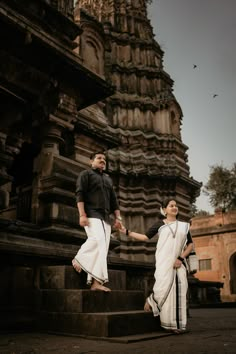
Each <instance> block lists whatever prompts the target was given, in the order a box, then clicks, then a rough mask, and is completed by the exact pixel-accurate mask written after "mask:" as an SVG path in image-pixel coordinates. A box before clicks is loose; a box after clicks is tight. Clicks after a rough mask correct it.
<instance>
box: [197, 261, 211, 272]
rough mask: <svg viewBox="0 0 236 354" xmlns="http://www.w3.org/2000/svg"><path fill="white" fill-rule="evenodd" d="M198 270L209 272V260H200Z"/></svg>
mask: <svg viewBox="0 0 236 354" xmlns="http://www.w3.org/2000/svg"><path fill="white" fill-rule="evenodd" d="M199 270H211V259H200V260H199Z"/></svg>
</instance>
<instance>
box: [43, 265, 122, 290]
mask: <svg viewBox="0 0 236 354" xmlns="http://www.w3.org/2000/svg"><path fill="white" fill-rule="evenodd" d="M108 276H109V283H107V284H105V285H106V286H108V287H110V288H111V289H116V290H122V289H123V290H125V289H126V272H125V271H122V270H113V269H110V270H108ZM86 281H87V274H86V273H85V272H84V271H82V272H81V273H80V274H79V273H77V272H76V271H75V270H74V268H73V267H72V266H67V265H59V266H43V267H40V288H41V289H88V286H87V284H86Z"/></svg>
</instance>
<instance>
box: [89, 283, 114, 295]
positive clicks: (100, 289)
mask: <svg viewBox="0 0 236 354" xmlns="http://www.w3.org/2000/svg"><path fill="white" fill-rule="evenodd" d="M90 290H93V291H104V292H105V293H108V292H110V291H111V289H110V288H107V287H106V286H103V285H100V286H91V288H90Z"/></svg>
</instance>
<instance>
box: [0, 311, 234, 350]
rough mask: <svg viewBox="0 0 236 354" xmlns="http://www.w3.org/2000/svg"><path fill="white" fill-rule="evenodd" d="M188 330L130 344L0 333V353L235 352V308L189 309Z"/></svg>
mask: <svg viewBox="0 0 236 354" xmlns="http://www.w3.org/2000/svg"><path fill="white" fill-rule="evenodd" d="M190 315H191V317H190V318H189V319H188V329H189V333H185V334H183V335H168V336H160V337H159V338H156V339H149V340H145V341H135V342H130V343H125V342H123V343H122V342H117V341H114V342H113V341H104V340H92V339H85V338H79V337H69V336H58V335H52V334H51V335H50V334H42V333H8V334H1V336H0V354H54V353H55V354H98V353H99V354H109V353H110V354H111V353H112V354H123V353H124V354H170V353H175V354H191V353H194V354H195V353H197V354H205V353H207V354H212V353H214V354H216V353H219V354H223V353H230V354H236V308H226V309H225V308H224V309H222V308H217V309H216V308H215V309H213V308H212V309H191V310H190Z"/></svg>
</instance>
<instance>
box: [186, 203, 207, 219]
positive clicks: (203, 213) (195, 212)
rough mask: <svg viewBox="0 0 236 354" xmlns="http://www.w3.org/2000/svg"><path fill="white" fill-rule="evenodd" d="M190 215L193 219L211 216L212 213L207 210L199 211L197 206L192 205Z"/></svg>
mask: <svg viewBox="0 0 236 354" xmlns="http://www.w3.org/2000/svg"><path fill="white" fill-rule="evenodd" d="M190 215H191V218H193V217H195V216H207V215H210V213H209V212H208V211H205V210H198V208H197V206H196V204H192V205H191V211H190Z"/></svg>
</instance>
